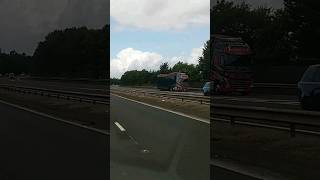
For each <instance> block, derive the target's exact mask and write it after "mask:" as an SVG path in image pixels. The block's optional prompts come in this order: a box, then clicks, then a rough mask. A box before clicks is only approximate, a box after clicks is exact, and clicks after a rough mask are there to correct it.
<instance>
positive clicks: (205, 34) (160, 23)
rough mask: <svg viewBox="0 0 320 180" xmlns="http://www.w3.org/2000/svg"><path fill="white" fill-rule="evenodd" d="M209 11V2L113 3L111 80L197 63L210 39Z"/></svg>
mask: <svg viewBox="0 0 320 180" xmlns="http://www.w3.org/2000/svg"><path fill="white" fill-rule="evenodd" d="M182 4H183V6H181V5H182ZM132 9H134V11H132ZM209 9H210V1H209V0H198V1H194V0H175V1H171V0H152V1H150V0H130V1H129V0H111V9H110V10H111V11H110V13H111V17H110V25H111V34H110V35H111V36H110V44H111V54H110V56H111V62H110V65H111V71H110V72H111V77H117V78H120V77H121V75H122V74H123V73H124V72H125V71H128V70H142V69H146V70H157V69H158V68H159V66H160V64H162V63H164V62H169V65H171V66H172V65H173V64H175V63H176V62H178V61H179V60H180V61H184V62H187V63H192V64H195V63H197V60H198V58H199V56H200V55H201V54H202V47H203V45H204V43H205V42H206V41H207V40H209V37H210V29H209V28H210V26H209V23H210V22H209V21H210V13H209V12H210V11H209Z"/></svg>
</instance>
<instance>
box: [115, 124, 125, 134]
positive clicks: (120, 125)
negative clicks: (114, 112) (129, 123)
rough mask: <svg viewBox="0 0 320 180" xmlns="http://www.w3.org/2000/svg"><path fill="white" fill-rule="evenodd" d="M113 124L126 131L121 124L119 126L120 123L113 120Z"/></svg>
mask: <svg viewBox="0 0 320 180" xmlns="http://www.w3.org/2000/svg"><path fill="white" fill-rule="evenodd" d="M114 124H115V125H116V126H117V127H118V128H119V129H120V131H121V132H125V131H126V129H125V128H124V127H123V126H121V124H120V123H118V122H114Z"/></svg>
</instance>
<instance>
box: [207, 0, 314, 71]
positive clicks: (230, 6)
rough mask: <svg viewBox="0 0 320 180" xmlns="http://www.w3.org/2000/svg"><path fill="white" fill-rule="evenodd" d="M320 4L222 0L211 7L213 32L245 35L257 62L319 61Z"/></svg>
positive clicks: (299, 0) (286, 0)
mask: <svg viewBox="0 0 320 180" xmlns="http://www.w3.org/2000/svg"><path fill="white" fill-rule="evenodd" d="M319 5H320V2H319V1H312V0H284V4H283V8H281V9H274V8H271V7H265V6H260V7H257V8H253V7H251V6H250V5H249V4H247V3H245V2H242V3H234V2H232V1H226V0H219V1H218V2H217V4H216V5H215V6H213V8H212V9H211V28H212V33H215V34H224V35H231V36H238V37H242V38H243V39H244V40H245V41H246V42H247V43H248V44H249V45H250V46H251V47H252V49H253V50H254V53H255V55H254V62H255V63H256V64H272V65H288V64H310V63H315V62H318V63H319V62H320V61H319V59H320V54H319V53H318V52H317V48H318V47H317V44H318V42H319V40H320V18H319V17H320V10H319ZM312 60H313V62H310V61H312Z"/></svg>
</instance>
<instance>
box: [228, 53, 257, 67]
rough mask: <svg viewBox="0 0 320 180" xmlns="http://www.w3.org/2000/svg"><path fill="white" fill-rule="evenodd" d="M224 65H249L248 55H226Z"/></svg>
mask: <svg viewBox="0 0 320 180" xmlns="http://www.w3.org/2000/svg"><path fill="white" fill-rule="evenodd" d="M224 65H225V66H250V65H251V58H250V56H248V55H246V56H238V55H226V56H225V57H224Z"/></svg>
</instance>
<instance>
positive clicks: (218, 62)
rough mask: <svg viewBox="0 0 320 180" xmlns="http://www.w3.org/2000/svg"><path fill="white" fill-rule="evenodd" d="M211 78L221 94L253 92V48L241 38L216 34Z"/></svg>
mask: <svg viewBox="0 0 320 180" xmlns="http://www.w3.org/2000/svg"><path fill="white" fill-rule="evenodd" d="M212 48H213V49H212V62H211V63H212V64H211V73H210V75H211V76H210V80H211V81H212V82H213V91H214V92H216V93H220V94H230V93H235V92H238V93H241V94H249V93H250V92H251V88H252V84H253V78H252V71H251V64H252V62H251V56H252V50H251V49H250V47H249V45H248V44H247V43H245V42H244V41H243V40H242V39H241V38H234V37H230V36H223V35H214V36H213V44H212Z"/></svg>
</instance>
